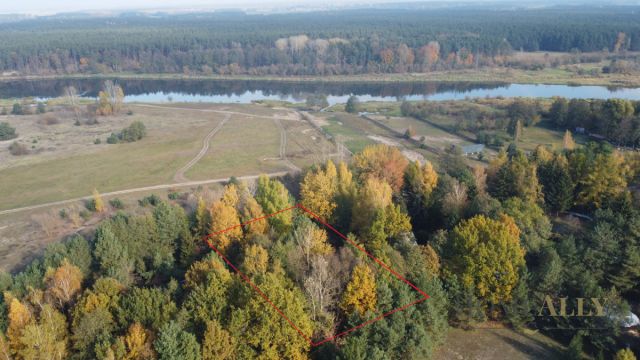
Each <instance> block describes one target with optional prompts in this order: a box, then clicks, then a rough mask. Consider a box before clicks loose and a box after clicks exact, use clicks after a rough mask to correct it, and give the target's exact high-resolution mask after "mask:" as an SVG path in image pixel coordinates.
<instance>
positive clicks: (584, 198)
mask: <svg viewBox="0 0 640 360" xmlns="http://www.w3.org/2000/svg"><path fill="white" fill-rule="evenodd" d="M628 170H629V169H628V167H627V166H626V165H625V162H624V157H623V156H622V155H621V154H620V153H619V152H617V151H615V152H613V153H611V154H603V153H601V154H597V155H596V157H595V159H594V160H593V162H592V164H591V169H590V171H589V172H588V173H586V174H585V176H584V177H583V178H582V179H579V180H578V187H579V189H580V192H579V193H578V204H581V205H591V204H593V205H594V206H595V207H597V208H599V207H601V206H602V204H603V202H604V201H605V200H606V199H611V198H615V197H617V196H618V195H620V194H621V193H622V192H623V191H624V190H625V189H626V188H627V180H626V178H625V177H626V174H627V172H628Z"/></svg>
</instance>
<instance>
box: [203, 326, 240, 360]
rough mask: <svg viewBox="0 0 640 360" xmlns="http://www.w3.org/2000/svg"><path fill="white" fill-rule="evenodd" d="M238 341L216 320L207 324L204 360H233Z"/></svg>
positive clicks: (204, 337) (204, 339) (204, 340)
mask: <svg viewBox="0 0 640 360" xmlns="http://www.w3.org/2000/svg"><path fill="white" fill-rule="evenodd" d="M235 345H236V339H235V338H234V337H233V336H231V334H229V332H228V331H226V330H225V329H223V328H222V326H220V323H218V322H217V321H216V320H211V321H208V322H207V330H205V332H204V336H203V339H202V360H225V359H233V358H234V356H233V351H234V348H235Z"/></svg>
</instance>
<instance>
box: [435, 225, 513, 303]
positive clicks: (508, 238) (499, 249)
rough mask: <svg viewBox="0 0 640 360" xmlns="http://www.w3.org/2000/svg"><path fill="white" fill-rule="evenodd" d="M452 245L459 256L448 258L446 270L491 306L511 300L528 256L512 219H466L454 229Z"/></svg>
mask: <svg viewBox="0 0 640 360" xmlns="http://www.w3.org/2000/svg"><path fill="white" fill-rule="evenodd" d="M451 246H452V252H451V253H452V254H457V255H456V256H455V257H452V258H451V259H448V262H447V267H448V270H449V271H451V272H452V273H453V274H456V275H458V276H459V278H460V279H461V281H462V284H463V286H465V287H466V288H468V289H471V290H473V291H474V293H475V294H476V296H478V298H480V299H484V300H486V301H488V302H489V303H492V304H498V303H500V302H502V301H509V300H510V299H511V292H512V290H513V288H514V287H515V286H516V284H517V283H518V272H519V270H520V269H521V268H522V267H523V266H524V254H525V251H524V249H523V248H522V246H521V245H520V230H519V229H518V227H517V226H516V225H515V222H514V221H513V219H512V218H511V217H509V216H506V215H504V216H503V217H502V218H501V219H500V220H493V219H490V218H488V217H486V216H484V215H476V216H475V217H473V218H471V219H468V220H464V221H462V222H460V223H459V224H458V225H457V226H456V227H455V228H454V229H453V231H452V235H451Z"/></svg>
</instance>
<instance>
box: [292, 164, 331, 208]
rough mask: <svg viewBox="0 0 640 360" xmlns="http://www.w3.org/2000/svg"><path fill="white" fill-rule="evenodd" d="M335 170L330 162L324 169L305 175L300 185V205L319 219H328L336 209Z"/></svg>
mask: <svg viewBox="0 0 640 360" xmlns="http://www.w3.org/2000/svg"><path fill="white" fill-rule="evenodd" d="M336 190H337V170H336V167H335V165H334V164H333V162H332V161H331V160H329V161H328V162H327V165H326V166H325V169H315V170H312V171H309V172H308V173H307V175H305V177H304V180H303V181H302V183H301V184H300V197H301V199H302V205H303V206H304V207H306V208H307V209H309V210H311V211H312V212H313V213H315V214H316V215H318V216H319V217H320V218H321V219H325V220H327V219H330V218H331V216H332V215H333V211H334V210H335V208H336V206H337V205H336V202H335V200H334V197H335V193H336Z"/></svg>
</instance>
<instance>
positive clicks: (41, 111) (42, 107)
mask: <svg viewBox="0 0 640 360" xmlns="http://www.w3.org/2000/svg"><path fill="white" fill-rule="evenodd" d="M36 112H37V113H38V114H44V113H46V112H47V107H46V106H45V105H44V103H41V102H39V103H38V107H37V108H36Z"/></svg>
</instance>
